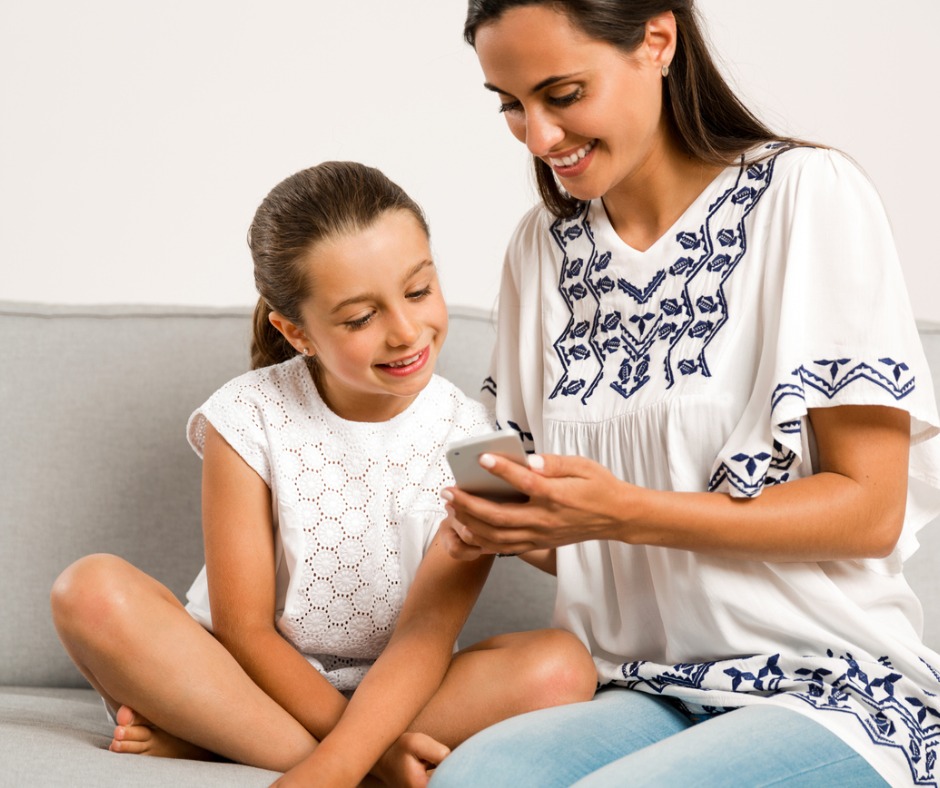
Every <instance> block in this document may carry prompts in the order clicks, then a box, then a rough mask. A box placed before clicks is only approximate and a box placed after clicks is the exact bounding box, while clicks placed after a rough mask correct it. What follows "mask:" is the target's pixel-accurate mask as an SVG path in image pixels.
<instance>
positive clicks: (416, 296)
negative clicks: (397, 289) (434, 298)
mask: <svg viewBox="0 0 940 788" xmlns="http://www.w3.org/2000/svg"><path fill="white" fill-rule="evenodd" d="M429 295H431V285H428V286H427V287H425V288H422V289H421V290H415V291H414V292H413V293H407V294H406V295H405V298H410V299H412V300H414V301H420V300H421V299H422V298H424V297H425V296H429Z"/></svg>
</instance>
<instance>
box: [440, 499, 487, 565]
mask: <svg viewBox="0 0 940 788" xmlns="http://www.w3.org/2000/svg"><path fill="white" fill-rule="evenodd" d="M444 508H445V509H446V510H447V517H445V518H444V520H443V521H441V525H440V528H438V532H437V533H438V536H440V538H441V544H443V545H444V549H445V550H446V551H447V554H448V555H449V556H450V557H451V558H456V559H457V560H458V561H474V560H476V559H477V558H479V557H480V556H481V555H484V554H486V553H487V552H491V551H485V550H483V549H482V548H480V547H477V546H476V545H474V544H468V543H467V542H465V541H464V540H463V539H461V538H460V534H459V533H458V529H460V530H464V531H466V529H465V528H463V526H462V525H461V524H460V523H459V522H458V521H457V518H456V517H455V514H454V510H453V508H452V507H451V506H445V507H444Z"/></svg>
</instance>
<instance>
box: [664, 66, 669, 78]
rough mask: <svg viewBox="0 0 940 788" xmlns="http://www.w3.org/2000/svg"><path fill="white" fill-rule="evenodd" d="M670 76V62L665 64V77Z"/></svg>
mask: <svg viewBox="0 0 940 788" xmlns="http://www.w3.org/2000/svg"><path fill="white" fill-rule="evenodd" d="M668 76H669V64H668V63H667V64H666V65H664V66H663V79H665V78H666V77H668Z"/></svg>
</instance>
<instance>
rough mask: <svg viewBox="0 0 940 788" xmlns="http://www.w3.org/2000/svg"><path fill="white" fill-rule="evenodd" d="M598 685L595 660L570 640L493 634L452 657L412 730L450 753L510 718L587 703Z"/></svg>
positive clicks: (562, 635) (543, 634) (556, 633)
mask: <svg viewBox="0 0 940 788" xmlns="http://www.w3.org/2000/svg"><path fill="white" fill-rule="evenodd" d="M596 686H597V671H596V670H595V668H594V661H593V660H592V659H591V656H590V655H589V654H588V652H587V650H586V649H585V648H584V646H583V645H582V644H581V642H580V641H579V640H578V639H577V638H576V637H574V635H571V634H570V633H568V632H563V631H562V630H558V629H543V630H536V631H533V632H515V633H512V634H506V635H497V636H496V637H492V638H489V639H487V640H484V641H482V642H480V643H477V644H476V645H474V646H470V647H469V648H466V649H463V650H462V651H460V652H458V653H457V654H456V655H455V656H454V659H453V662H452V663H451V666H450V668H449V670H448V672H447V674H446V676H445V677H444V680H443V681H442V682H441V686H440V688H439V689H438V691H437V692H436V693H435V695H434V697H433V698H432V699H431V700H430V701H429V702H428V704H427V706H425V708H424V709H423V710H422V711H421V713H420V714H419V715H418V717H417V718H416V719H415V722H414V724H413V725H412V729H413V730H416V731H420V732H421V733H426V734H427V735H429V736H431V737H432V738H433V739H436V740H437V741H439V742H441V743H443V744H446V745H447V746H448V747H451V748H453V747H456V746H457V745H458V744H460V743H461V742H463V741H464V740H465V739H467V738H468V737H470V736H472V735H473V734H474V733H476V732H477V731H480V730H483V728H486V727H489V726H490V725H494V724H495V723H497V722H501V721H502V720H505V719H507V718H509V717H514V716H516V715H518V714H524V713H525V712H529V711H533V710H535V709H543V708H546V707H549V706H559V705H562V704H568V703H575V702H578V701H584V700H589V699H590V698H591V697H592V696H593V695H594V690H595V688H596Z"/></svg>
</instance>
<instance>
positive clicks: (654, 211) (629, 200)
mask: <svg viewBox="0 0 940 788" xmlns="http://www.w3.org/2000/svg"><path fill="white" fill-rule="evenodd" d="M661 139H662V140H663V142H662V144H661V145H658V146H656V147H655V148H654V149H653V150H652V151H651V153H650V155H649V156H648V157H647V159H646V161H645V162H643V164H642V165H641V166H640V167H639V168H638V169H637V171H636V172H635V173H633V174H632V175H630V176H629V177H628V178H626V179H625V180H623V181H621V182H620V183H618V184H617V185H616V186H614V187H613V188H612V189H611V190H610V191H608V192H607V194H605V195H604V197H603V201H604V208H605V210H606V211H607V216H608V218H609V219H610V223H611V225H612V226H613V228H614V231H615V232H616V233H617V235H619V236H620V238H621V239H622V240H623V241H624V243H626V244H628V245H629V246H630V247H631V248H633V249H636V250H637V251H640V252H645V251H646V250H647V249H649V248H650V247H651V246H652V245H653V244H654V243H656V241H657V240H659V238H661V237H662V236H663V234H664V233H665V232H666V231H667V230H668V229H669V228H670V227H672V226H673V224H675V222H676V220H678V219H679V217H680V216H682V214H683V213H685V211H686V210H687V209H688V207H689V206H690V205H691V204H692V203H693V202H695V200H696V199H697V198H698V196H699V195H700V194H701V193H702V192H703V191H704V190H705V188H706V187H707V186H708V185H709V184H710V183H711V182H712V181H713V180H714V179H715V177H716V176H717V175H718V173H720V172H721V171H722V170H723V169H724V167H722V166H719V165H714V164H706V163H705V162H702V161H699V160H697V159H693V158H692V157H690V156H689V155H688V154H686V153H684V152H683V151H682V150H681V149H680V148H679V146H678V145H677V144H676V143H675V141H674V140H673V137H672V134H670V133H668V132H666V131H665V130H664V133H663V134H662V137H661Z"/></svg>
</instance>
